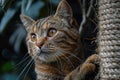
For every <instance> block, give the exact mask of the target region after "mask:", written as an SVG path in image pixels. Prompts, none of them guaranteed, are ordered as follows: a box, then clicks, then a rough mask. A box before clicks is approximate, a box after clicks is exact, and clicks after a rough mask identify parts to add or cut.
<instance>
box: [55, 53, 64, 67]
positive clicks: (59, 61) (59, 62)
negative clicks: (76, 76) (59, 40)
mask: <svg viewBox="0 0 120 80" xmlns="http://www.w3.org/2000/svg"><path fill="white" fill-rule="evenodd" d="M55 56H56V60H57V62H58V65H59V64H60V69H62V62H61V60H60V59H59V57H58V55H57V54H55Z"/></svg>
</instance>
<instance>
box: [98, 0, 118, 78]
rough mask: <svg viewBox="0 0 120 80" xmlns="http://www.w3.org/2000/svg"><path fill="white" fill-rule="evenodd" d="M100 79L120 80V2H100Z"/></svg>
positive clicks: (105, 0) (107, 0) (104, 0)
mask: <svg viewBox="0 0 120 80" xmlns="http://www.w3.org/2000/svg"><path fill="white" fill-rule="evenodd" d="M98 39H99V55H100V56H101V63H100V79H101V80H120V0H100V1H99V38H98Z"/></svg>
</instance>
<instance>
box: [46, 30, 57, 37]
mask: <svg viewBox="0 0 120 80" xmlns="http://www.w3.org/2000/svg"><path fill="white" fill-rule="evenodd" d="M56 32H57V30H56V29H55V28H50V29H49V30H48V37H52V36H53V35H54V34H55V33H56Z"/></svg>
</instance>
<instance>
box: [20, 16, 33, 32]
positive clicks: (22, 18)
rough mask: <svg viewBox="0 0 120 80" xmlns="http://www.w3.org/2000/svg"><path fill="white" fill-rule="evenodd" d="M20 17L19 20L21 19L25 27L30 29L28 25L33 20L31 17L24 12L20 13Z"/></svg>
mask: <svg viewBox="0 0 120 80" xmlns="http://www.w3.org/2000/svg"><path fill="white" fill-rule="evenodd" d="M20 19H21V21H22V23H23V25H24V26H25V29H26V30H27V31H28V30H29V29H30V26H31V25H32V24H33V23H34V22H35V21H34V20H33V19H32V18H30V17H28V16H26V15H24V14H21V15H20Z"/></svg>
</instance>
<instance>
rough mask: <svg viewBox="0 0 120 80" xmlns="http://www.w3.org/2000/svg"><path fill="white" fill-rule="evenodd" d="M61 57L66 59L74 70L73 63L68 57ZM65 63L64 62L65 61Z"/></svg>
mask: <svg viewBox="0 0 120 80" xmlns="http://www.w3.org/2000/svg"><path fill="white" fill-rule="evenodd" d="M63 56H64V57H65V58H66V59H67V61H68V62H69V63H70V64H71V65H72V67H73V68H74V67H75V66H74V65H73V63H72V61H71V60H70V59H69V58H68V57H66V56H65V55H64V54H63ZM65 61H66V60H65Z"/></svg>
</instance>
